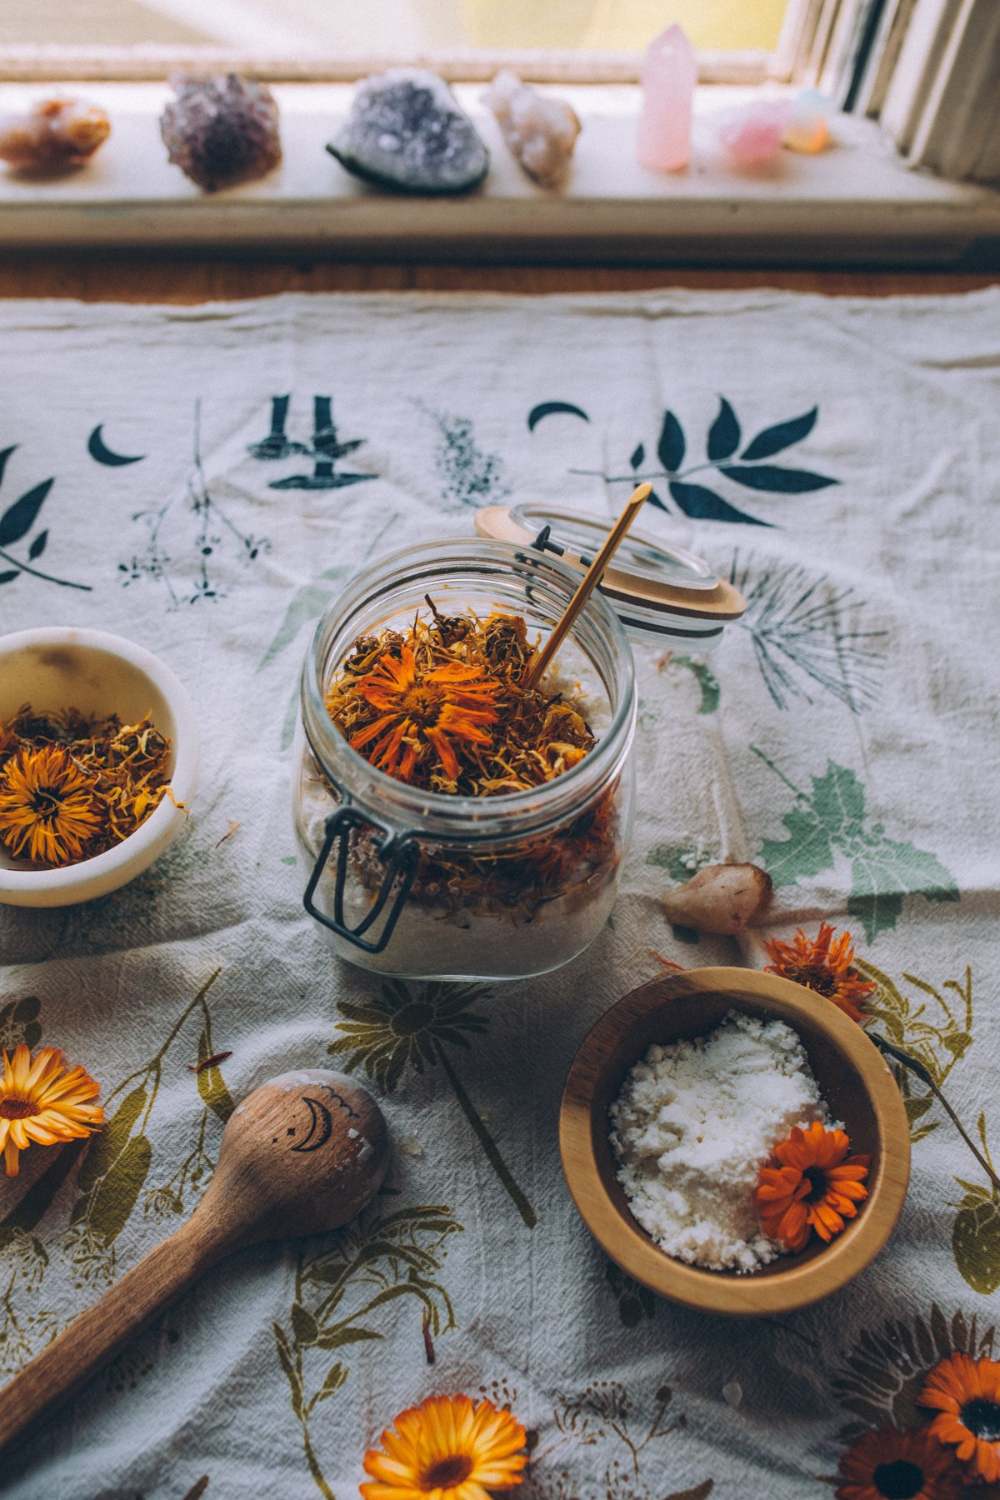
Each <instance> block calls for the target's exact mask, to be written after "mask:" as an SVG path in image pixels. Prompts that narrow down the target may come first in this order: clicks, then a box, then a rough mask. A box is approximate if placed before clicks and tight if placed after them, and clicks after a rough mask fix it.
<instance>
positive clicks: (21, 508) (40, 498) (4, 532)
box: [0, 443, 91, 594]
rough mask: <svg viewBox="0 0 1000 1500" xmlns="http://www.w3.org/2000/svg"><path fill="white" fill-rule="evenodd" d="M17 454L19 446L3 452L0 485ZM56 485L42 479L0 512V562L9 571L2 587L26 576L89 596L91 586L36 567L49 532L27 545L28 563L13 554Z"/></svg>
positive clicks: (3, 572) (0, 572)
mask: <svg viewBox="0 0 1000 1500" xmlns="http://www.w3.org/2000/svg"><path fill="white" fill-rule="evenodd" d="M16 450H17V444H16V443H15V444H14V445H13V446H12V447H10V448H4V449H3V451H2V452H0V484H2V483H3V476H4V474H5V473H6V470H7V464H8V462H9V460H10V456H11V454H12V453H14V452H16ZM54 484H55V480H54V479H43V480H42V482H41V484H36V485H34V486H33V487H32V488H31V489H30V490H26V491H25V492H24V494H23V495H21V496H19V497H18V499H16V500H13V501H11V503H10V504H9V505H8V506H7V507H6V509H5V510H0V561H3V562H5V563H6V564H7V567H5V568H2V569H0V585H3V584H5V583H14V582H15V580H16V579H18V578H21V577H22V576H24V577H29V578H37V579H39V580H40V581H41V582H42V583H54V584H57V585H58V586H59V587H60V588H64V589H79V590H80V591H81V592H82V593H85V594H89V593H90V592H91V586H90V584H89V583H72V582H71V581H70V580H69V579H68V578H56V577H55V575H54V574H52V573H45V572H43V571H42V569H41V568H36V567H35V566H34V565H35V563H36V562H37V561H38V559H39V558H40V557H41V555H42V553H43V552H44V551H45V549H46V547H47V546H48V541H49V533H48V528H46V529H45V530H44V531H39V532H37V533H36V534H35V536H34V538H33V539H32V541H31V542H30V543H29V544H28V560H27V561H25V560H24V559H23V558H20V557H18V556H17V554H16V553H15V552H12V551H11V550H10V549H11V548H12V547H16V546H17V545H18V543H19V542H23V541H24V540H25V538H26V537H27V536H28V534H29V532H30V531H31V529H32V527H33V526H34V524H35V522H36V521H37V520H38V515H39V512H40V510H41V508H42V506H43V505H44V503H45V501H46V500H47V499H48V497H49V494H50V492H51V490H52V486H53V485H54Z"/></svg>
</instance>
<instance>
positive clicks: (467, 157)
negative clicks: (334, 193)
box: [327, 68, 490, 193]
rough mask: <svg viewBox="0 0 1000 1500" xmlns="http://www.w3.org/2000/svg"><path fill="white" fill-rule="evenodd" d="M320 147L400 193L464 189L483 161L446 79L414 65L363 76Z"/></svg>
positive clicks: (478, 176)
mask: <svg viewBox="0 0 1000 1500" xmlns="http://www.w3.org/2000/svg"><path fill="white" fill-rule="evenodd" d="M327 150H328V151H329V152H331V153H332V155H334V156H335V157H336V158H337V160H338V161H339V162H340V163H341V164H342V165H343V166H345V167H346V168H347V170H348V171H349V172H353V173H354V174H355V176H357V177H363V178H364V179H365V180H366V181H368V182H373V183H375V184H377V186H379V187H387V188H392V189H394V190H395V191H396V192H402V193H468V192H471V191H472V189H473V188H476V187H478V186H479V184H480V183H481V182H482V180H483V178H484V177H485V176H486V173H487V171H488V170H489V165H490V158H489V152H488V151H487V150H486V147H485V146H484V145H483V143H482V141H481V140H480V138H479V136H478V135H477V133H476V129H475V126H474V125H473V123H472V121H471V120H470V119H469V117H468V115H466V114H465V113H464V112H463V111H462V110H461V109H460V108H459V106H458V102H457V100H456V98H455V96H454V94H453V93H452V91H451V89H450V88H449V87H448V85H447V84H446V83H445V82H444V80H443V79H441V78H439V77H438V76H437V74H436V73H429V72H424V71H423V70H420V69H414V68H393V69H391V70H390V71H389V72H388V73H383V74H381V75H379V76H377V77H373V78H366V79H364V81H363V82H362V83H361V84H360V85H359V87H358V91H357V93H356V94H355V96H354V103H353V105H352V107H351V113H350V115H349V116H348V118H347V121H346V122H345V124H344V126H343V127H342V129H341V130H340V131H339V133H338V134H337V136H336V138H335V139H334V140H332V141H331V142H330V144H329V145H328V146H327Z"/></svg>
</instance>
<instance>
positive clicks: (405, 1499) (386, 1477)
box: [361, 1396, 527, 1500]
mask: <svg viewBox="0 0 1000 1500" xmlns="http://www.w3.org/2000/svg"><path fill="white" fill-rule="evenodd" d="M379 1442H380V1444H381V1447H380V1448H371V1449H369V1451H368V1452H367V1453H366V1454H365V1458H364V1469H365V1473H366V1474H370V1475H371V1476H372V1480H371V1481H367V1482H366V1483H364V1484H363V1485H362V1486H361V1493H362V1495H363V1496H364V1497H365V1500H489V1496H490V1495H491V1494H492V1493H493V1492H494V1491H496V1490H509V1489H514V1488H515V1486H517V1485H519V1484H521V1483H522V1482H523V1480H524V1473H523V1470H524V1466H525V1464H526V1463H527V1455H526V1453H525V1433H524V1428H523V1427H522V1426H521V1424H520V1422H519V1421H518V1420H517V1418H516V1417H513V1416H511V1414H510V1412H509V1411H498V1410H497V1408H496V1407H495V1406H494V1405H493V1402H492V1401H487V1400H483V1401H480V1402H479V1403H478V1405H476V1406H473V1404H472V1402H471V1400H470V1399H469V1397H468V1396H429V1397H428V1398H427V1400H426V1401H422V1402H421V1404H420V1405H419V1406H411V1407H408V1408H407V1410H406V1411H401V1412H400V1414H399V1416H398V1417H397V1418H396V1421H395V1424H394V1427H392V1428H388V1429H387V1430H386V1431H385V1432H383V1434H382V1436H381V1438H380V1439H379Z"/></svg>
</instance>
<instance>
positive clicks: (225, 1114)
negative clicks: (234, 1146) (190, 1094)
mask: <svg viewBox="0 0 1000 1500" xmlns="http://www.w3.org/2000/svg"><path fill="white" fill-rule="evenodd" d="M214 1055H215V1048H214V1047H213V1046H212V1027H211V1024H210V1022H209V1019H208V1014H207V1012H206V1015H205V1024H204V1026H203V1027H202V1028H201V1034H200V1036H199V1037H198V1061H199V1063H203V1062H205V1061H206V1060H207V1059H208V1058H210V1057H213V1056H214ZM195 1077H196V1078H197V1080H198V1092H199V1094H200V1095H201V1097H202V1098H203V1099H204V1101H205V1103H206V1104H207V1105H208V1107H209V1109H210V1110H211V1111H212V1113H213V1114H214V1115H217V1116H218V1118H219V1119H220V1120H221V1121H222V1123H223V1125H225V1124H226V1122H227V1120H228V1119H229V1116H230V1115H231V1114H232V1112H233V1110H234V1109H235V1108H236V1106H235V1104H234V1103H233V1098H232V1095H231V1094H230V1092H229V1090H228V1089H227V1088H226V1085H225V1083H224V1082H223V1079H222V1069H221V1068H220V1066H219V1064H218V1063H213V1064H212V1066H211V1067H210V1068H202V1069H201V1071H200V1072H199V1073H196V1074H195Z"/></svg>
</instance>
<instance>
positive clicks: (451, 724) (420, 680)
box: [351, 645, 500, 781]
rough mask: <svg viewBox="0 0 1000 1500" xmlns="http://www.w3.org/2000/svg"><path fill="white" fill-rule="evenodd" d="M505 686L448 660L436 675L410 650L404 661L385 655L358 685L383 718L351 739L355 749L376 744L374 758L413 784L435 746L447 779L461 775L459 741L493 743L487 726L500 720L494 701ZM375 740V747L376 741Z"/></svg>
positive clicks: (402, 655) (402, 657)
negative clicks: (417, 768) (415, 771)
mask: <svg viewBox="0 0 1000 1500" xmlns="http://www.w3.org/2000/svg"><path fill="white" fill-rule="evenodd" d="M499 686H500V685H499V683H497V682H494V681H493V680H492V679H491V678H489V677H486V676H484V675H483V672H482V671H481V669H480V668H479V667H470V666H465V665H464V664H463V663H462V662H454V661H451V662H446V663H445V664H444V665H443V666H440V667H433V668H431V670H430V671H426V670H424V669H423V668H422V667H419V666H418V665H417V661H416V657H415V656H414V654H413V651H412V650H411V648H410V647H409V646H405V645H404V646H401V647H400V648H399V660H398V661H397V659H396V658H395V657H394V656H391V655H386V656H383V657H382V659H381V660H380V661H379V663H378V665H377V666H376V667H374V668H373V669H372V671H370V672H368V673H366V674H365V676H364V677H362V678H361V679H360V681H359V682H358V684H357V692H358V694H359V695H360V696H361V697H362V698H364V700H365V702H366V703H370V704H371V705H372V707H373V708H377V709H381V711H382V712H381V715H380V717H379V718H377V719H376V720H375V722H374V723H373V724H368V725H366V726H365V727H364V728H363V729H359V730H358V731H357V732H356V733H355V734H353V735H352V736H351V748H352V749H353V750H363V749H364V748H365V746H368V745H370V746H371V749H370V751H369V752H368V759H369V760H370V761H371V762H372V764H373V765H374V766H377V767H378V768H379V769H380V770H382V771H386V772H387V773H388V774H389V775H390V776H396V777H397V778H398V779H399V780H400V781H408V780H409V778H410V776H411V775H412V773H413V768H414V766H415V765H416V764H417V761H418V759H419V758H421V757H422V755H423V754H424V753H426V750H427V749H428V748H429V749H430V750H431V751H433V753H434V754H435V755H436V756H437V759H438V761H439V762H440V764H441V767H442V769H443V770H444V772H445V775H446V776H448V777H449V778H450V779H451V780H452V781H454V780H455V779H456V778H457V776H458V773H459V764H458V756H457V755H456V754H455V745H454V742H455V741H458V742H461V741H464V742H465V743H466V744H470V745H488V744H489V743H490V740H491V737H490V735H489V734H487V733H486V730H487V727H488V726H490V725H492V724H495V723H496V722H497V712H496V708H495V707H494V701H493V700H494V698H495V696H496V694H497V692H498V691H499ZM373 742H374V743H373Z"/></svg>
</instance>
